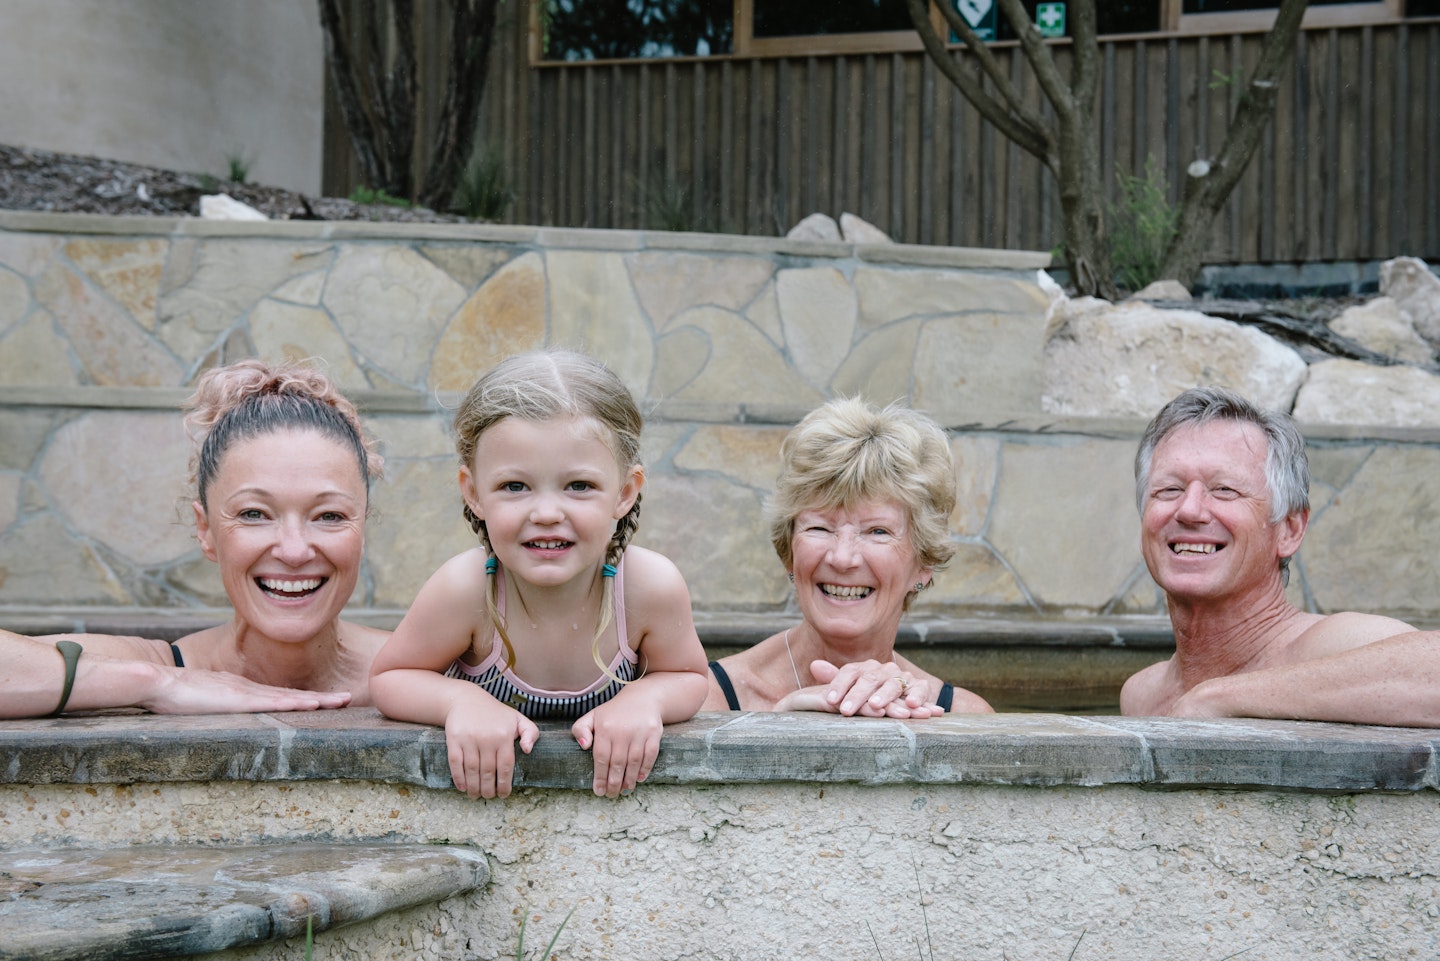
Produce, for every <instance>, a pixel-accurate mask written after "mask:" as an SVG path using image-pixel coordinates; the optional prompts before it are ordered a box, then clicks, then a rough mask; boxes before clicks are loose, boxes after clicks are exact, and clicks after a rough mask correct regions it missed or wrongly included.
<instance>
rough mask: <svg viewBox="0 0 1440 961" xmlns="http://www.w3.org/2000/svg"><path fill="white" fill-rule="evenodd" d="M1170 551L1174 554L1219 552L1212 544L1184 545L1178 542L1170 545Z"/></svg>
mask: <svg viewBox="0 0 1440 961" xmlns="http://www.w3.org/2000/svg"><path fill="white" fill-rule="evenodd" d="M1170 549H1171V550H1172V551H1174V552H1175V553H1176V554H1213V553H1215V552H1216V551H1217V550H1219V548H1218V547H1217V546H1216V545H1214V544H1185V543H1180V542H1177V543H1174V544H1171V545H1170Z"/></svg>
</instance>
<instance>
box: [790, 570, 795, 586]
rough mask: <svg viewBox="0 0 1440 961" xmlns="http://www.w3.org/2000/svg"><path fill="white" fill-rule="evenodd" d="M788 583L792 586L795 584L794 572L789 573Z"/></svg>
mask: <svg viewBox="0 0 1440 961" xmlns="http://www.w3.org/2000/svg"><path fill="white" fill-rule="evenodd" d="M790 583H791V584H794V583H795V572H794V571H791V572H790Z"/></svg>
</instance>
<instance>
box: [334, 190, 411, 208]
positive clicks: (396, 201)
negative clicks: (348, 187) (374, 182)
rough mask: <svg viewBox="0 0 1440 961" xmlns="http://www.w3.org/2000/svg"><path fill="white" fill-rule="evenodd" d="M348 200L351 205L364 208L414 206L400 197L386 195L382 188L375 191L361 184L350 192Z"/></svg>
mask: <svg viewBox="0 0 1440 961" xmlns="http://www.w3.org/2000/svg"><path fill="white" fill-rule="evenodd" d="M349 199H350V200H351V202H353V203H357V204H365V205H366V206H372V205H374V204H389V205H390V206H391V207H413V206H415V205H414V204H412V203H411V202H410V201H408V200H403V199H401V198H400V197H392V196H390V195H389V194H388V193H386V192H385V188H384V187H381V188H380V189H378V190H376V189H374V188H371V187H367V186H365V185H364V184H361V185H360V186H358V187H356V188H355V189H354V190H352V191H350V198H349Z"/></svg>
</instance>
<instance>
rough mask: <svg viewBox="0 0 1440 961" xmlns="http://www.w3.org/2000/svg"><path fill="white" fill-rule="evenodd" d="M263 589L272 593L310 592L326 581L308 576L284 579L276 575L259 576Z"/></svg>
mask: <svg viewBox="0 0 1440 961" xmlns="http://www.w3.org/2000/svg"><path fill="white" fill-rule="evenodd" d="M256 581H258V582H259V584H260V587H261V588H262V589H263V590H266V591H269V592H270V593H271V594H287V595H296V594H308V593H310V592H311V591H313V590H315V589H316V588H318V587H319V586H320V585H321V584H322V583H323V582H324V581H323V579H322V578H319V577H307V578H304V579H301V580H293V581H282V580H280V579H279V578H275V577H257V578H256Z"/></svg>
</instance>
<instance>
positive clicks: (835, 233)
mask: <svg viewBox="0 0 1440 961" xmlns="http://www.w3.org/2000/svg"><path fill="white" fill-rule="evenodd" d="M785 237H786V238H787V239H789V240H818V241H821V242H823V243H827V244H838V243H841V242H843V240H844V238H843V237H841V235H840V225H839V224H837V223H836V222H835V218H834V217H831V216H830V215H829V214H811V215H810V216H808V217H806V218H805V219H804V220H802V221H800V222H799V223H798V224H796V225H795V226H793V227H791V228H790V232H789V233H788V234H786V235H785Z"/></svg>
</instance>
